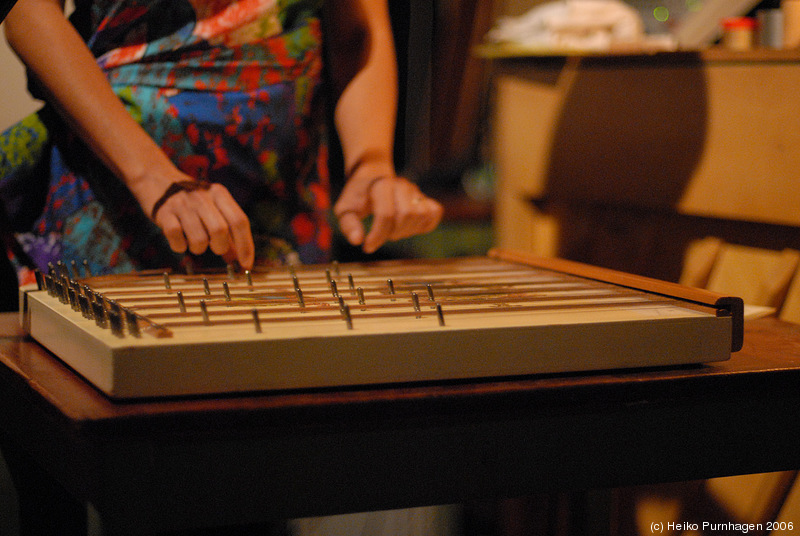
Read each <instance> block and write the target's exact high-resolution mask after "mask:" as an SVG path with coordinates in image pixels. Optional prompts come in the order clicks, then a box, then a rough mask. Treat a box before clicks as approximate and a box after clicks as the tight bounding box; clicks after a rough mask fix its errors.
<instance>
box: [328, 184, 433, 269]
mask: <svg viewBox="0 0 800 536" xmlns="http://www.w3.org/2000/svg"><path fill="white" fill-rule="evenodd" d="M333 212H334V214H335V215H336V217H337V218H338V220H339V228H340V229H341V231H342V233H343V234H344V236H345V237H346V238H347V241H348V242H350V243H351V244H352V245H354V246H358V245H361V246H362V247H363V250H364V252H365V253H373V252H375V251H376V250H377V249H378V248H379V247H381V246H382V245H383V244H384V243H385V242H386V241H388V240H400V239H402V238H408V237H410V236H414V235H419V234H424V233H428V232H430V231H432V230H434V229H435V228H436V226H437V225H438V224H439V222H440V221H441V219H442V215H443V214H444V209H443V208H442V205H441V204H439V202H438V201H436V200H435V199H432V198H430V197H428V196H426V195H425V194H423V193H422V192H421V191H420V189H419V188H418V187H417V185H416V184H414V183H413V182H411V181H409V180H408V179H405V178H403V177H397V176H395V175H391V174H390V175H381V176H378V177H371V178H360V177H359V178H357V179H356V178H353V179H351V180H349V181H348V182H347V184H346V185H345V187H344V189H343V190H342V193H341V195H340V196H339V199H338V201H337V202H336V204H335V205H334V207H333ZM370 215H371V216H372V225H371V227H370V229H369V231H368V232H367V230H366V229H365V227H364V219H365V218H367V217H368V216H370Z"/></svg>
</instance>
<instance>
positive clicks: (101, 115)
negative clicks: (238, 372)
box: [5, 0, 255, 269]
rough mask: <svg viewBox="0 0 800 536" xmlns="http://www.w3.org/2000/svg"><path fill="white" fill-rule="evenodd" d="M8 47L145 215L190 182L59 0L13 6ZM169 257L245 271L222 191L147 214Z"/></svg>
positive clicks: (179, 198) (248, 241) (231, 208)
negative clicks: (213, 260)
mask: <svg viewBox="0 0 800 536" xmlns="http://www.w3.org/2000/svg"><path fill="white" fill-rule="evenodd" d="M5 32H6V38H7V39H8V42H9V44H10V45H11V47H12V48H13V49H14V51H15V52H16V53H17V55H18V56H19V57H20V59H21V60H22V61H23V62H24V63H25V65H26V66H27V67H28V68H29V69H30V70H31V71H32V72H33V73H34V74H35V76H36V77H37V79H38V80H39V82H41V85H42V88H43V89H44V90H45V91H46V92H47V94H48V101H49V102H50V103H51V104H52V105H54V106H55V107H56V109H58V110H59V112H60V113H61V115H62V116H63V117H64V119H65V120H66V121H67V123H68V124H69V125H70V126H71V127H72V128H73V129H74V130H75V132H76V133H78V135H79V136H80V137H81V139H82V140H83V141H84V142H85V143H86V145H88V146H89V147H90V148H91V149H92V151H93V152H94V153H95V154H96V155H97V156H98V157H99V158H100V159H101V160H102V161H103V163H104V164H105V165H106V166H107V167H108V168H109V169H110V170H111V171H112V172H113V173H114V174H115V175H116V176H117V177H119V178H120V179H121V180H122V181H124V182H125V184H126V186H127V187H128V188H129V189H130V190H131V192H132V193H133V195H134V196H135V197H136V199H137V200H138V201H139V204H140V205H141V206H142V209H143V210H144V211H145V213H146V214H152V210H153V206H154V205H155V203H156V201H157V200H158V199H159V198H160V197H161V196H162V195H163V194H164V192H165V191H166V190H167V189H168V188H169V187H170V186H171V185H172V184H173V183H175V182H182V181H191V180H193V179H192V177H189V176H187V175H185V174H184V173H182V172H181V171H179V170H178V169H177V168H176V167H175V165H174V164H173V163H172V162H171V161H170V159H169V158H168V157H167V156H166V154H164V152H163V151H162V150H161V148H160V147H159V146H158V144H156V143H155V142H154V141H153V140H152V139H151V138H150V136H149V135H148V134H147V132H145V130H144V129H143V128H142V127H141V126H140V125H139V124H138V123H137V122H136V121H134V119H133V118H132V117H131V116H130V114H129V113H128V111H127V110H126V109H125V107H124V106H123V104H122V102H121V101H120V100H119V98H118V97H117V96H116V94H115V93H114V91H113V90H112V88H111V85H110V84H109V83H108V80H107V79H106V77H105V74H104V73H103V71H102V70H101V69H100V67H99V66H98V65H97V62H96V60H95V58H94V56H93V55H92V53H91V52H90V51H89V49H88V48H87V46H86V44H85V43H84V42H83V39H82V38H81V37H80V35H79V34H78V33H77V32H76V31H75V28H74V27H73V26H72V25H71V24H70V23H69V22H68V21H67V19H66V17H65V16H64V12H63V0H18V1H17V4H16V5H15V6H14V8H13V9H12V10H11V12H10V13H9V15H8V17H7V18H6V21H5ZM154 216H155V217H154V221H155V223H156V224H157V225H158V226H159V227H160V228H161V229H162V230H163V231H164V235H165V236H166V238H167V240H168V241H169V244H170V247H171V248H172V249H173V250H175V251H176V252H185V251H186V250H187V249H188V250H189V251H191V252H192V253H202V252H204V251H206V249H208V248H210V249H211V251H213V252H214V253H216V254H218V255H222V256H224V257H225V258H226V259H227V260H229V261H232V260H234V259H236V260H238V261H239V264H240V265H241V266H242V267H243V268H245V269H249V268H251V267H252V265H253V262H254V261H253V258H254V250H255V247H254V245H253V238H252V235H251V233H250V227H249V223H248V221H247V218H246V217H245V215H244V213H243V211H242V209H241V208H240V207H239V206H238V205H237V203H236V202H235V201H234V200H233V198H232V197H231V195H230V193H229V192H228V191H227V189H225V188H224V187H223V186H221V185H213V186H212V187H210V188H208V189H206V190H196V191H193V192H178V193H177V194H175V195H174V196H171V197H170V198H169V199H167V200H166V201H165V202H164V204H163V206H162V207H161V208H160V209H159V210H158V213H157V214H155V215H154Z"/></svg>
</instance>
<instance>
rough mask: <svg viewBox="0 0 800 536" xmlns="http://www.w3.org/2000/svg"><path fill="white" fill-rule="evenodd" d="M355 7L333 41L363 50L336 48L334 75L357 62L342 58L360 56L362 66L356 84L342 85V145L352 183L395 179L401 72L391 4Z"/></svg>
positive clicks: (370, 1)
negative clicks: (384, 177) (359, 178)
mask: <svg viewBox="0 0 800 536" xmlns="http://www.w3.org/2000/svg"><path fill="white" fill-rule="evenodd" d="M353 3H354V7H352V8H351V9H350V13H349V17H348V18H347V20H337V21H335V23H334V25H335V31H334V32H333V33H334V36H333V37H332V38H333V39H336V38H337V35H338V36H345V39H346V40H347V41H346V42H347V44H348V45H350V44H360V45H361V47H363V50H362V51H358V50H353V48H350V47H348V46H339V47H336V46H332V47H331V49H332V50H333V51H336V52H335V53H338V56H339V57H338V58H337V57H336V56H334V57H333V58H332V60H331V61H332V63H333V64H332V70H334V71H336V70H337V63H342V64H344V63H347V62H352V61H353V58H352V57H351V58H342V57H341V56H343V55H345V54H350V55H355V56H356V58H357V61H358V62H359V64H360V65H358V67H357V68H355V69H352V70H355V71H356V72H354V73H352V78H350V79H348V80H345V81H341V82H340V86H341V93H340V94H339V98H338V101H337V104H336V109H335V114H334V119H335V122H336V127H337V131H338V133H339V137H340V139H341V142H342V150H343V153H344V163H345V173H346V175H347V177H348V178H353V176H354V175H359V176H362V175H363V176H364V177H368V178H372V177H377V176H381V175H387V174H393V173H394V164H393V148H394V131H395V124H396V113H397V67H396V61H395V51H394V42H393V39H392V31H391V25H390V22H389V14H388V8H387V6H386V2H382V1H377V2H376V1H375V0H353ZM336 4H337V7H336V8H334V9H338V8H340V5H339V3H338V2H337V3H336ZM342 18H344V17H342ZM354 25H355V28H354ZM359 26H360V27H359ZM352 35H355V36H357V37H356V39H352V38H350V39H348V38H347V37H346V36H352ZM353 41H356V43H353ZM339 72H341V71H339ZM347 72H348V70H347V69H346V70H345V73H347ZM334 76H335V74H334Z"/></svg>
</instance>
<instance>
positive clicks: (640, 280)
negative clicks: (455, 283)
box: [488, 249, 744, 352]
mask: <svg viewBox="0 0 800 536" xmlns="http://www.w3.org/2000/svg"><path fill="white" fill-rule="evenodd" d="M488 256H489V257H491V258H495V259H499V260H503V261H507V262H515V263H520V264H526V265H528V266H535V267H537V268H543V269H545V270H552V271H554V272H561V273H565V274H571V275H576V276H579V277H584V278H586V279H593V280H596V281H605V282H607V283H612V284H614V285H619V286H622V287H627V288H633V289H638V290H644V291H646V292H651V293H654V294H659V295H662V296H669V297H673V298H678V299H681V300H685V301H689V302H692V303H696V304H700V305H705V306H707V307H713V308H715V309H716V310H717V314H718V315H719V316H730V317H731V328H732V329H731V352H738V351H739V350H741V349H742V345H743V343H744V302H743V300H742V299H741V298H737V297H735V296H726V295H724V294H719V293H716V292H711V291H709V290H705V289H699V288H693V287H687V286H685V285H680V284H678V283H671V282H668V281H660V280H658V279H653V278H650V277H644V276H639V275H634V274H628V273H624V272H618V271H616V270H611V269H608V268H602V267H599V266H591V265H588V264H583V263H579V262H574V261H569V260H566V259H559V258H550V257H537V256H535V255H530V254H527V253H521V252H517V251H510V250H503V249H492V250H490V251H489V253H488Z"/></svg>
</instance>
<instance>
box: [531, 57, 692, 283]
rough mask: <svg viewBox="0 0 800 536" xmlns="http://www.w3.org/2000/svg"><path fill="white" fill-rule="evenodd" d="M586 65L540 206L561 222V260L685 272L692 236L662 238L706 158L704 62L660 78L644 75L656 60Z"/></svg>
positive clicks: (684, 62) (561, 122) (566, 107)
mask: <svg viewBox="0 0 800 536" xmlns="http://www.w3.org/2000/svg"><path fill="white" fill-rule="evenodd" d="M579 61H580V65H579V67H578V68H577V69H575V72H574V75H573V76H574V78H573V80H572V81H571V85H570V89H569V91H568V93H567V95H566V97H565V101H564V103H563V107H562V108H561V109H562V113H561V115H560V117H559V119H558V122H557V125H556V129H555V135H554V139H553V142H552V151H551V154H550V163H549V167H548V171H547V187H546V189H545V192H546V193H545V196H544V198H543V199H542V200H539V201H538V205H540V207H539V208H542V209H544V210H546V211H547V212H550V213H552V214H554V215H556V216H557V217H558V218H559V220H560V225H561V243H560V248H559V255H560V256H562V257H565V258H569V259H573V260H577V261H581V262H588V263H591V264H596V265H600V266H607V267H610V268H616V269H622V270H627V271H634V272H637V273H646V272H648V271H652V269H648V268H647V267H646V266H644V265H645V264H646V265H648V266H649V265H652V264H654V262H655V263H656V264H660V263H662V262H663V264H664V266H676V267H679V266H680V264H681V261H682V257H681V256H682V254H683V251H684V249H685V245H686V243H685V242H687V241H688V240H689V237H688V236H687V237H686V240H685V241H683V240H678V241H676V240H674V236H673V235H672V234H671V233H670V234H669V236H668V235H667V234H665V233H663V232H662V231H663V226H664V225H665V222H664V221H663V220H664V218H665V217H666V215H667V213H668V212H670V211H673V210H674V207H675V206H676V204H677V203H678V201H679V200H680V199H681V196H682V195H683V193H684V190H685V189H686V187H687V185H688V184H689V181H690V179H691V176H692V173H693V171H694V170H695V168H696V167H697V165H698V162H699V161H700V158H701V155H702V152H703V146H704V140H705V137H706V120H707V115H708V102H707V88H706V80H705V77H704V74H703V69H702V68H701V61H700V59H699V57H698V56H697V55H696V54H692V53H686V54H681V55H677V56H676V59H675V61H674V62H671V63H670V64H669V65H668V66H665V65H664V63H663V61H659V68H653V69H647V68H644V69H643V68H642V67H646V66H647V65H648V64H649V62H652V61H653V60H652V59H651V58H650V57H648V56H631V57H619V58H616V59H611V60H609V58H603V59H593V58H582V59H580V60H579ZM665 270H667V268H665ZM647 275H651V276H654V277H661V278H664V279H674V276H675V274H672V273H660V274H659V273H650V274H647Z"/></svg>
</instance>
